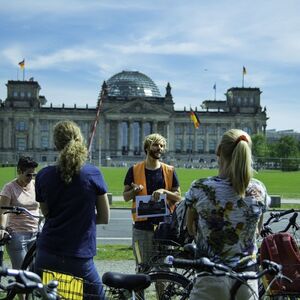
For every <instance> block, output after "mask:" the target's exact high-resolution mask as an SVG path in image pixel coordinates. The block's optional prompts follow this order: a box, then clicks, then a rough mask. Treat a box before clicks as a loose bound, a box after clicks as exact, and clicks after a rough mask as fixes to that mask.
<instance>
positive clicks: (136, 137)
mask: <svg viewBox="0 0 300 300" xmlns="http://www.w3.org/2000/svg"><path fill="white" fill-rule="evenodd" d="M132 126H133V147H134V155H140V153H141V145H140V135H141V130H140V124H139V122H134V123H133V124H132Z"/></svg>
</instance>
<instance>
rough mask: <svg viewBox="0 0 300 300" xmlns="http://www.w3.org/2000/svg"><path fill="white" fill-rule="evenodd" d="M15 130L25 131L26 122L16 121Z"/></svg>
mask: <svg viewBox="0 0 300 300" xmlns="http://www.w3.org/2000/svg"><path fill="white" fill-rule="evenodd" d="M16 130H17V131H25V130H27V123H26V122H25V121H18V122H17V124H16Z"/></svg>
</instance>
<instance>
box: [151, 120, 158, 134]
mask: <svg viewBox="0 0 300 300" xmlns="http://www.w3.org/2000/svg"><path fill="white" fill-rule="evenodd" d="M152 130H153V133H157V121H153V128H152Z"/></svg>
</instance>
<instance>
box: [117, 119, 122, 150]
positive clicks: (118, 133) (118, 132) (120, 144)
mask: <svg viewBox="0 0 300 300" xmlns="http://www.w3.org/2000/svg"><path fill="white" fill-rule="evenodd" d="M121 129H122V122H121V121H117V149H116V150H117V156H121V155H122V143H121V142H122V141H121Z"/></svg>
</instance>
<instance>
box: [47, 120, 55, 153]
mask: <svg viewBox="0 0 300 300" xmlns="http://www.w3.org/2000/svg"><path fill="white" fill-rule="evenodd" d="M48 124H49V131H48V132H49V149H54V142H53V126H54V120H49V121H48Z"/></svg>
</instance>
